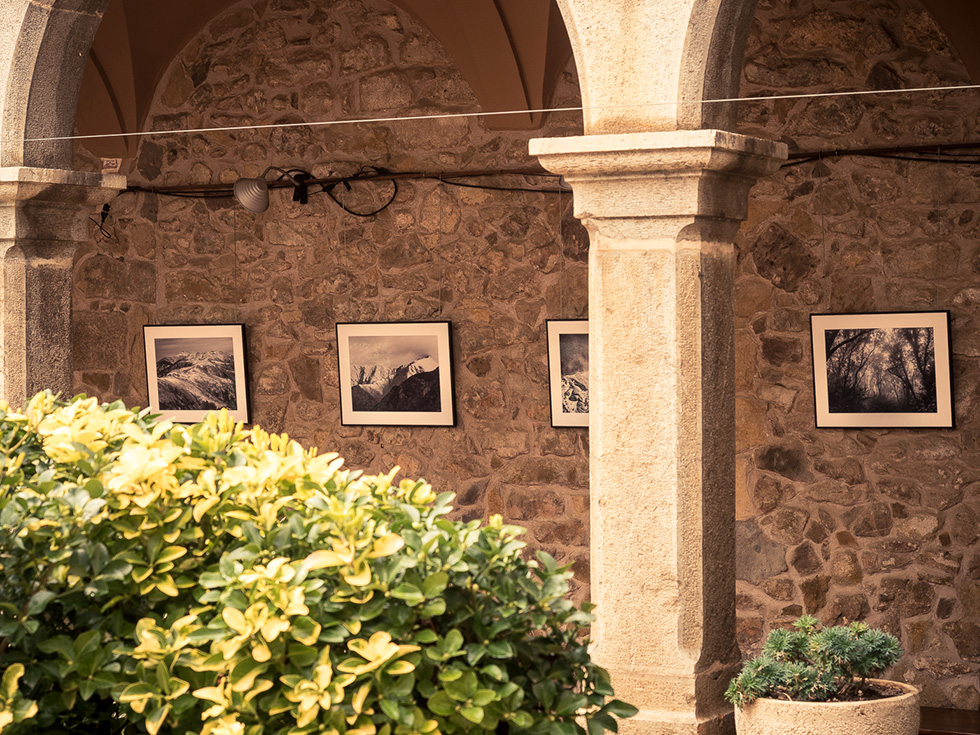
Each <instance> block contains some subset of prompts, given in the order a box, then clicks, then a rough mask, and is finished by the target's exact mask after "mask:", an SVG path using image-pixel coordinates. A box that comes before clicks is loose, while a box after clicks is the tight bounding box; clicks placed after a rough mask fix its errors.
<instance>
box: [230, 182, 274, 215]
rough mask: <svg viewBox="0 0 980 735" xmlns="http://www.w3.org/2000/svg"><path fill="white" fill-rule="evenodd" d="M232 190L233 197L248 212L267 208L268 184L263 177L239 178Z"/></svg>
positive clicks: (261, 210)
mask: <svg viewBox="0 0 980 735" xmlns="http://www.w3.org/2000/svg"><path fill="white" fill-rule="evenodd" d="M234 192H235V199H237V200H238V202H239V204H241V205H242V206H243V207H245V209H247V210H248V211H249V212H256V213H261V212H264V211H265V210H267V209H268V208H269V185H268V184H267V183H266V181H265V179H239V180H238V181H236V182H235V188H234Z"/></svg>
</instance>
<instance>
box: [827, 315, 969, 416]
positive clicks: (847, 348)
mask: <svg viewBox="0 0 980 735" xmlns="http://www.w3.org/2000/svg"><path fill="white" fill-rule="evenodd" d="M810 327H811V335H812V342H813V386H814V397H815V406H816V421H817V426H818V427H820V428H826V427H838V428H840V427H867V428H887V427H912V428H915V427H934V428H951V427H952V426H953V392H952V386H951V371H950V342H949V312H946V311H935V312H905V313H880V314H813V315H811V317H810Z"/></svg>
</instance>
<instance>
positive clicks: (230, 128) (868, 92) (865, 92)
mask: <svg viewBox="0 0 980 735" xmlns="http://www.w3.org/2000/svg"><path fill="white" fill-rule="evenodd" d="M972 89H980V84H961V85H953V86H937V87H913V88H910V89H900V88H893V89H859V90H851V91H844V92H807V93H799V94H779V95H763V96H756V97H723V98H719V99H710V100H671V101H667V100H660V101H654V102H633V103H623V104H618V105H591V106H590V107H589V108H588V109H589V110H590V111H591V110H623V109H636V108H653V107H681V106H684V105H713V104H725V103H733V102H766V101H770V100H800V99H816V98H823V97H857V96H873V95H883V94H898V95H912V94H920V93H928V92H956V91H963V90H972ZM584 111H585V107H583V106H582V105H579V106H574V107H543V108H537V109H533V110H499V111H492V112H455V113H440V114H432V115H407V116H397V117H374V118H360V119H353V120H316V121H304V122H291V123H265V124H260V125H226V126H221V127H213V128H184V129H179V130H145V131H138V132H122V131H120V132H118V133H97V134H90V135H59V136H51V137H44V138H22V139H21V141H20V142H23V143H44V142H48V141H64V140H94V139H100V138H132V137H148V136H159V135H188V134H192V133H218V132H234V131H243V130H269V129H282V128H301V127H310V128H312V127H326V126H333V125H363V124H365V123H372V124H373V123H391V122H406V121H412V120H446V119H453V118H455V119H459V118H472V117H499V116H501V115H536V114H550V113H557V112H584Z"/></svg>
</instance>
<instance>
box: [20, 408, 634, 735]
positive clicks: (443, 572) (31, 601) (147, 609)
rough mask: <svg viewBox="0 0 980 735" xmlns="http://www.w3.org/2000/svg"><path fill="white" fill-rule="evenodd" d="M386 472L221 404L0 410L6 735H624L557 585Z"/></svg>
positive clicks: (508, 539) (508, 534)
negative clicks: (172, 412) (82, 732)
mask: <svg viewBox="0 0 980 735" xmlns="http://www.w3.org/2000/svg"><path fill="white" fill-rule="evenodd" d="M396 475H397V468H396V469H393V470H392V471H390V472H388V473H385V474H383V475H380V476H365V475H361V474H360V473H357V472H354V471H351V470H346V469H344V468H343V466H342V460H341V459H340V458H339V457H337V455H335V454H323V455H319V454H318V453H317V452H316V451H315V450H309V451H307V450H305V449H304V448H303V447H301V446H300V445H299V444H297V443H296V442H295V441H293V440H291V439H289V438H288V437H287V436H285V435H280V436H277V435H271V434H268V433H266V432H264V431H262V430H261V429H259V428H257V427H256V428H253V429H251V430H249V431H246V430H245V429H244V428H243V427H242V425H241V424H237V423H235V422H234V421H233V420H231V418H230V417H229V416H228V414H227V412H218V413H213V414H209V415H208V417H207V418H206V419H205V420H204V421H202V422H201V423H199V424H196V425H194V426H180V425H174V424H171V423H169V422H165V421H159V422H158V421H155V420H154V419H153V417H151V416H149V415H148V414H147V413H146V412H133V411H129V410H127V409H126V408H125V407H124V406H122V405H121V404H113V405H110V406H106V405H99V404H98V403H97V402H96V401H94V400H92V399H87V398H84V397H80V398H78V399H76V400H73V401H68V402H65V401H59V400H56V399H55V398H54V397H52V396H51V395H50V394H39V395H38V396H35V397H34V398H32V399H31V401H30V403H29V405H28V406H27V407H26V408H25V409H24V410H23V411H21V412H15V411H10V410H9V409H8V408H7V407H6V406H3V405H2V404H0V479H2V481H0V580H2V582H0V596H2V597H3V598H4V599H3V600H2V601H0V647H2V648H3V656H2V659H3V666H5V667H6V669H5V670H3V671H0V673H2V674H3V676H2V683H0V730H2V729H4V728H5V727H10V729H11V731H13V730H15V729H16V724H17V723H18V722H20V721H21V720H24V719H28V718H33V719H34V723H32V728H33V729H35V730H37V731H38V732H44V731H48V730H53V729H55V728H56V727H59V726H60V727H64V726H65V725H66V724H72V725H73V726H77V725H79V723H85V725H86V727H89V726H90V725H91V723H99V725H101V726H104V728H105V729H109V728H112V729H118V728H119V726H120V723H121V722H122V721H123V720H128V721H129V722H130V723H139V724H137V725H136V727H135V728H134V729H144V728H145V730H146V731H147V732H149V733H150V735H166V733H186V732H195V733H199V734H200V735H261V734H262V733H264V732H265V733H272V732H274V733H277V735H314V734H319V735H463V734H464V733H465V734H466V735H480V734H481V733H483V735H490V734H491V733H492V732H494V731H495V730H496V729H497V727H498V725H500V724H501V723H508V724H509V726H510V728H511V730H512V731H532V732H534V733H535V735H586V731H585V730H584V729H583V727H582V726H581V725H580V724H579V720H577V719H576V718H579V717H581V718H583V720H584V721H585V722H586V723H587V725H588V735H602V730H603V728H606V729H610V728H611V727H612V726H614V724H615V723H614V721H613V720H612V719H611V717H612V716H613V715H617V716H618V714H619V713H621V712H627V710H625V709H623V708H621V707H619V705H615V708H613V709H611V708H610V707H613V704H612V703H606V702H605V700H606V697H608V696H611V694H612V689H611V688H610V686H609V683H608V678H607V677H606V676H605V672H603V671H602V670H601V669H599V668H598V667H596V666H595V665H594V664H593V663H592V662H591V661H590V660H589V657H588V650H587V645H588V639H587V637H586V636H585V635H583V627H584V626H586V625H588V623H589V622H590V621H591V617H590V616H589V615H588V612H587V611H585V610H578V609H576V608H575V606H574V605H572V603H570V602H569V601H568V600H566V599H564V595H565V593H566V592H567V589H568V585H567V579H568V576H569V573H568V572H567V571H566V570H565V569H562V568H561V567H560V566H559V565H558V563H557V562H555V560H554V559H551V558H550V557H546V556H543V557H540V560H539V562H531V561H528V560H527V559H526V558H525V556H524V555H522V549H523V543H522V542H521V541H520V540H519V539H518V537H519V534H520V529H517V528H515V527H512V526H505V525H504V524H503V521H502V519H500V518H499V517H494V518H491V519H490V521H489V522H488V523H487V524H481V522H479V521H471V522H469V523H461V522H455V521H450V520H447V519H446V515H447V514H448V513H449V512H450V510H451V507H450V504H451V502H452V495H451V494H449V493H442V494H439V495H437V494H436V493H435V492H434V491H433V489H432V488H431V487H430V486H429V485H428V484H427V483H425V482H424V481H420V480H407V479H402V480H396V479H395V478H396ZM65 621H71V627H67V626H66V625H65ZM33 700H37V701H38V702H42V701H43V703H44V704H43V705H41V706H38V705H35V704H34V701H33ZM610 723H612V725H610ZM93 731H99V726H97V725H96V726H93ZM3 735H8V733H7V732H4V733H3Z"/></svg>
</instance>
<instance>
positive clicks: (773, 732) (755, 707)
mask: <svg viewBox="0 0 980 735" xmlns="http://www.w3.org/2000/svg"><path fill="white" fill-rule="evenodd" d="M888 684H891V685H894V686H896V687H899V688H901V689H902V690H903V691H904V694H901V695H899V696H896V697H887V698H886V699H875V700H872V701H869V702H790V701H786V700H783V699H757V700H755V701H754V702H753V703H752V704H750V705H748V706H746V707H744V708H743V709H738V708H736V709H735V730H736V732H737V733H738V735H918V732H919V690H918V689H916V688H915V687H914V686H910V685H909V684H902V683H901V682H897V681H890V682H888Z"/></svg>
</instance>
